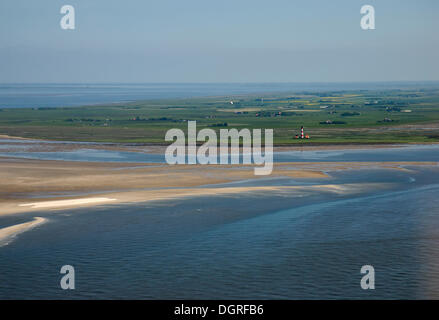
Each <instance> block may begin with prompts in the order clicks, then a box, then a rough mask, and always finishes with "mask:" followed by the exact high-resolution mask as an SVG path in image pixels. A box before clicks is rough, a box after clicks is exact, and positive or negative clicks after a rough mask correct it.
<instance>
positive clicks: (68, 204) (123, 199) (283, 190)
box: [0, 183, 391, 214]
mask: <svg viewBox="0 0 439 320" xmlns="http://www.w3.org/2000/svg"><path fill="white" fill-rule="evenodd" d="M390 186H391V184H383V183H362V184H343V185H337V184H318V185H310V186H254V187H218V188H215V187H209V188H184V189H157V190H138V191H127V192H117V193H108V194H105V196H108V197H112V198H110V199H108V198H81V199H68V200H61V201H59V200H57V201H43V202H36V203H29V204H22V203H21V204H20V203H17V202H6V203H0V212H3V213H4V214H6V213H18V212H28V211H36V210H38V209H45V208H51V209H59V210H62V209H72V208H76V207H78V206H95V205H99V204H104V203H107V202H111V203H112V204H117V203H140V202H151V201H161V200H177V199H183V198H189V197H203V196H215V197H219V196H230V195H233V196H239V195H243V194H246V195H251V194H253V195H255V196H258V197H259V196H266V195H269V194H273V195H285V196H288V197H303V196H306V195H310V194H315V192H326V193H332V194H338V195H341V194H345V195H346V194H353V193H360V192H364V191H366V190H371V189H373V190H378V189H386V188H388V187H390ZM96 199H105V200H104V201H94V200H96ZM107 199H108V200H109V201H107ZM87 200H89V201H87Z"/></svg>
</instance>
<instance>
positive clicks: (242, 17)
mask: <svg viewBox="0 0 439 320" xmlns="http://www.w3.org/2000/svg"><path fill="white" fill-rule="evenodd" d="M65 4H70V5H73V6H74V7H75V9H76V29H75V30H62V29H61V28H60V25H59V22H60V19H61V17H62V15H61V14H60V12H59V11H60V8H61V7H62V5H65ZM364 4H371V5H373V6H374V7H375V10H376V30H370V31H364V30H362V29H361V28H360V19H361V15H360V8H361V6H362V5H364ZM438 17H439V1H437V0H417V1H414V0H380V1H378V0H375V1H370V0H362V1H358V0H334V1H328V0H302V1H295V0H270V1H268V0H215V1H213V0H131V1H130V0H128V1H114V0H44V1H30V0H1V1H0V40H1V41H0V82H314V81H317V82H332V81H386V80H439V19H438Z"/></svg>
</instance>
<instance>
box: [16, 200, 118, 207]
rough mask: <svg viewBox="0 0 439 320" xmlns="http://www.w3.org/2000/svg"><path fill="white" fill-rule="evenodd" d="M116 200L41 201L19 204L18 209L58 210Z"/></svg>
mask: <svg viewBox="0 0 439 320" xmlns="http://www.w3.org/2000/svg"><path fill="white" fill-rule="evenodd" d="M115 200H116V199H110V198H82V199H71V200H56V201H43V202H34V203H24V204H20V205H19V206H20V207H31V208H32V209H47V208H59V207H70V208H71V207H76V206H81V205H90V204H98V203H103V202H109V201H115Z"/></svg>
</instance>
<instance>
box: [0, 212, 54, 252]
mask: <svg viewBox="0 0 439 320" xmlns="http://www.w3.org/2000/svg"><path fill="white" fill-rule="evenodd" d="M46 221H47V219H45V218H41V217H35V218H34V219H33V220H32V221H29V222H24V223H20V224H16V225H13V226H10V227H6V228H2V229H0V246H2V245H6V244H8V242H9V241H10V240H12V238H13V237H15V236H16V235H18V234H20V233H23V232H26V231H28V230H30V229H32V228H35V227H37V226H39V225H41V224H43V223H45V222H46Z"/></svg>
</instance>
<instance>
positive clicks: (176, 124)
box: [0, 88, 439, 145]
mask: <svg viewBox="0 0 439 320" xmlns="http://www.w3.org/2000/svg"><path fill="white" fill-rule="evenodd" d="M231 101H233V104H232V103H231ZM188 120H196V121H197V129H198V130H200V129H203V128H212V129H214V130H217V131H219V130H220V129H230V128H236V129H242V128H249V129H253V128H262V129H264V128H267V129H270V128H272V129H274V140H275V141H274V143H275V144H276V145H289V144H350V143H355V144H359V143H416V142H418V143H434V142H439V88H437V89H425V90H419V89H417V90H383V91H334V92H319V93H315V92H313V93H306V92H304V93H300V94H294V93H291V94H287V93H285V94H276V95H275V94H271V95H250V96H249V95H247V96H233V97H209V98H194V99H178V100H177V99H175V100H151V101H141V102H135V103H129V104H111V105H98V106H84V107H60V108H34V109H7V108H5V109H0V134H5V135H11V136H19V137H27V138H40V139H50V140H68V141H98V142H126V143H148V144H167V142H165V140H164V137H165V133H166V131H167V130H168V129H170V128H181V129H183V130H184V131H185V130H186V129H187V121H188ZM301 126H304V127H305V133H306V134H308V135H309V136H310V139H309V140H308V139H307V140H300V139H295V138H294V137H295V135H296V134H298V133H299V131H300V127H301Z"/></svg>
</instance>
